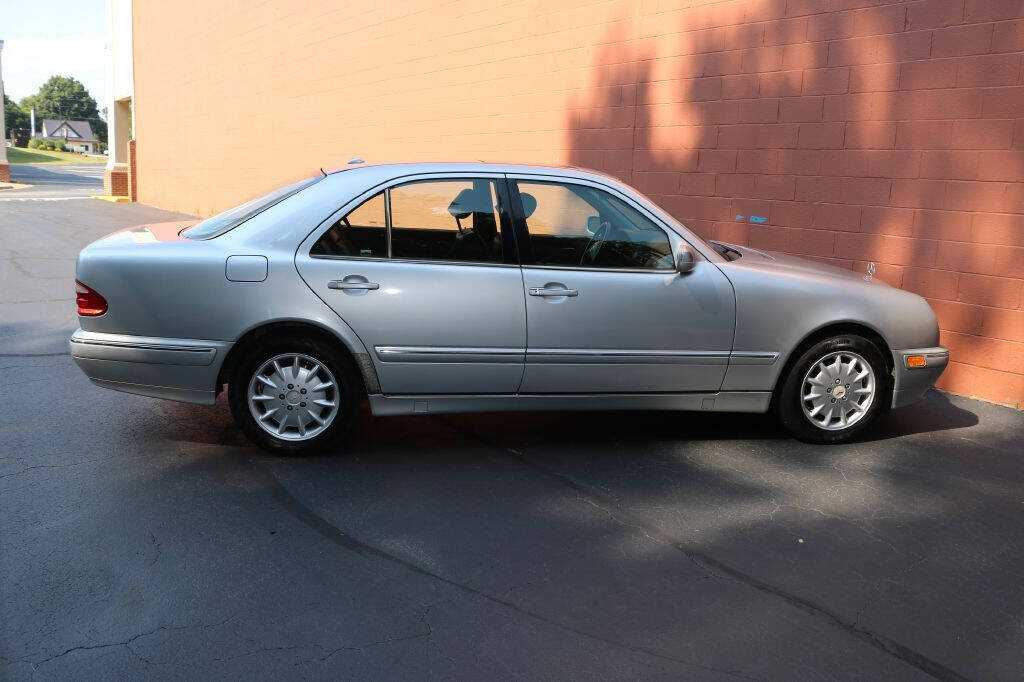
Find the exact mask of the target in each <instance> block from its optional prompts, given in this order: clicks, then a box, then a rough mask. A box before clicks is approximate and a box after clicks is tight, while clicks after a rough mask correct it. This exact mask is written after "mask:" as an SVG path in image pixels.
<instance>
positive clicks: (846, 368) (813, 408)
mask: <svg viewBox="0 0 1024 682" xmlns="http://www.w3.org/2000/svg"><path fill="white" fill-rule="evenodd" d="M890 394H891V391H890V379H889V372H888V368H887V367H886V364H885V361H884V360H883V359H882V355H881V353H879V351H878V348H877V347H876V346H875V345H874V344H873V343H871V342H870V341H868V340H867V339H865V338H863V337H860V336H856V335H843V336H835V337H832V338H830V339H826V340H824V341H820V342H818V343H816V344H814V345H813V346H811V347H810V348H808V349H807V350H806V351H805V352H804V353H803V354H802V355H801V356H800V357H799V358H798V359H797V361H796V363H794V364H793V366H792V369H791V370H790V372H789V374H788V375H787V376H786V377H784V379H783V384H782V386H781V388H780V390H779V392H778V394H777V395H776V396H775V403H776V404H775V408H776V412H777V413H778V416H779V418H780V420H781V421H782V423H783V424H784V425H785V426H786V428H787V429H788V430H789V431H790V432H791V433H792V434H793V435H794V436H796V437H797V438H799V439H800V440H804V441H809V442H812V443H837V442H840V441H844V440H849V439H851V438H854V437H856V436H857V434H859V433H862V432H863V431H864V429H866V428H868V426H869V425H870V424H871V422H872V421H874V419H875V417H877V416H878V413H879V412H880V411H882V410H884V409H885V404H886V402H887V401H888V400H889V397H890Z"/></svg>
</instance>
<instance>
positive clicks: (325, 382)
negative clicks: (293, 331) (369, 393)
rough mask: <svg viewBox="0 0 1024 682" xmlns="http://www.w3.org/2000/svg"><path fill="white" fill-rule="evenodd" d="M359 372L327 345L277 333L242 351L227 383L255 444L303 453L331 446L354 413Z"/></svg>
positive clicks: (237, 418) (241, 422)
mask: <svg viewBox="0 0 1024 682" xmlns="http://www.w3.org/2000/svg"><path fill="white" fill-rule="evenodd" d="M359 386H360V383H359V380H358V375H356V373H355V371H354V370H353V368H352V365H351V363H350V362H348V361H347V358H345V357H344V356H343V355H341V353H339V352H338V351H337V350H335V349H334V348H331V347H330V346H329V345H328V344H324V343H321V342H320V341H317V340H312V339H303V338H301V337H292V336H288V337H282V338H279V339H274V340H272V341H268V342H266V343H263V344H261V345H259V346H258V347H256V348H254V349H252V350H250V351H249V352H247V353H246V354H245V355H244V356H243V357H242V358H241V360H240V361H239V362H238V363H237V364H236V365H235V368H234V370H233V372H232V373H231V376H230V381H229V385H228V402H229V403H230V405H231V412H232V414H233V415H234V417H235V421H236V422H237V423H238V425H239V427H240V428H241V429H242V431H244V432H245V435H246V436H248V437H249V439H250V440H252V441H253V442H255V443H256V444H257V445H259V446H260V447H262V448H264V449H266V450H270V451H272V452H277V453H282V454H303V453H309V452H314V451H318V450H323V449H324V448H326V447H327V446H329V445H335V444H337V443H338V441H339V439H340V438H341V437H342V436H344V435H345V434H347V433H349V432H350V431H351V429H352V426H353V422H354V420H355V417H356V416H357V415H358V412H359V404H360V402H361V397H362V396H361V391H360V390H359Z"/></svg>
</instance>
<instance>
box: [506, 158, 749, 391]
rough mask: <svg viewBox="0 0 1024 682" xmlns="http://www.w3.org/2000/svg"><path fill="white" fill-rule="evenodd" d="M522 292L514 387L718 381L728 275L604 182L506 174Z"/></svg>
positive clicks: (639, 387) (699, 387)
mask: <svg viewBox="0 0 1024 682" xmlns="http://www.w3.org/2000/svg"><path fill="white" fill-rule="evenodd" d="M510 189H511V195H512V200H513V202H515V204H516V212H517V229H518V230H519V232H518V233H517V234H518V237H519V244H520V253H521V255H522V259H523V260H522V262H523V283H524V288H525V293H526V315H527V339H528V344H527V355H526V371H525V374H524V376H523V383H522V385H521V387H520V392H521V393H660V392H671V393H683V392H705V391H717V390H719V389H720V388H721V385H722V380H723V378H724V376H725V370H726V368H727V367H728V362H729V353H730V351H731V350H732V340H733V326H734V323H735V300H734V296H733V291H732V286H731V285H730V283H729V281H728V280H727V279H726V277H725V275H724V274H722V272H721V271H720V270H719V269H718V267H717V266H715V265H714V264H713V263H711V262H709V261H707V260H704V259H699V260H698V262H697V265H696V267H695V268H694V269H693V271H691V272H689V273H687V274H679V273H678V272H677V271H676V268H675V259H674V254H675V252H676V249H678V248H679V247H680V246H682V245H683V243H684V241H683V239H682V237H681V236H680V235H678V234H676V233H675V232H674V231H672V230H670V229H668V228H667V227H665V226H664V225H662V224H660V223H659V222H657V221H656V220H655V219H654V218H653V216H652V215H649V214H648V213H647V212H646V211H644V210H642V207H641V206H640V205H639V204H638V203H636V202H634V201H633V200H632V199H631V198H630V197H628V196H626V195H625V194H622V193H620V192H618V191H616V190H614V189H613V188H611V187H604V186H601V185H599V184H596V183H591V182H588V181H585V180H567V179H564V178H557V179H556V178H550V179H544V178H536V177H532V176H520V177H515V178H512V185H511V187H510Z"/></svg>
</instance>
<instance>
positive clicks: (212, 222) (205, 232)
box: [181, 175, 324, 239]
mask: <svg viewBox="0 0 1024 682" xmlns="http://www.w3.org/2000/svg"><path fill="white" fill-rule="evenodd" d="M323 177H324V176H322V175H317V176H315V177H312V178H306V179H305V180H300V181H298V182H296V183H293V184H291V185H285V186H284V187H279V188H278V189H275V190H274V191H273V192H271V193H269V194H264V195H263V196H261V197H257V198H255V199H253V200H252V201H247V202H245V203H244V204H242V205H241V206H235V207H234V208H229V209H228V210H226V211H224V212H223V213H218V214H217V215H215V216H213V217H212V218H207V219H206V220H204V221H202V222H201V223H196V224H195V225H193V226H192V227H190V228H188V229H187V230H185V231H183V232H182V233H181V236H182V237H187V238H189V239H211V238H213V237H217V236H220V235H222V234H224V233H225V232H227V231H228V230H231V229H233V228H236V227H238V226H239V225H241V224H242V223H244V222H245V221H246V220H248V219H249V218H252V217H253V216H255V215H257V214H259V213H262V212H263V211H265V210H267V209H268V208H270V207H271V206H273V205H274V204H276V203H278V202H280V201H284V200H285V199H287V198H288V197H290V196H291V195H293V194H295V193H297V192H301V191H302V190H304V189H306V188H307V187H309V186H310V185H312V184H313V183H315V182H317V181H318V180H320V179H321V178H323Z"/></svg>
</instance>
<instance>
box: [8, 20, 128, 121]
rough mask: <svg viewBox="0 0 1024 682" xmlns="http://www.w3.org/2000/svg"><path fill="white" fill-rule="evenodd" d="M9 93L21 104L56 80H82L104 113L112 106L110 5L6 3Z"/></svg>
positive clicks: (9, 95)
mask: <svg viewBox="0 0 1024 682" xmlns="http://www.w3.org/2000/svg"><path fill="white" fill-rule="evenodd" d="M0 40H2V41H4V47H3V54H2V61H3V70H4V73H3V79H4V92H5V93H6V94H7V96H8V97H10V98H11V99H13V100H15V101H18V100H20V99H21V98H22V97H25V96H27V95H34V94H35V93H36V92H38V91H39V86H41V85H42V84H43V83H45V82H46V81H47V79H49V78H50V76H72V77H74V78H77V79H78V80H80V81H81V82H82V83H83V84H84V85H85V87H86V89H87V90H88V91H89V94H90V95H92V96H93V98H94V99H95V100H96V103H97V104H98V105H99V109H100V111H101V112H102V111H103V107H105V106H107V99H108V94H109V93H108V92H107V53H106V40H107V14H106V3H105V2H104V0H48V2H45V3H39V4H37V3H35V2H30V1H27V0H0Z"/></svg>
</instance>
